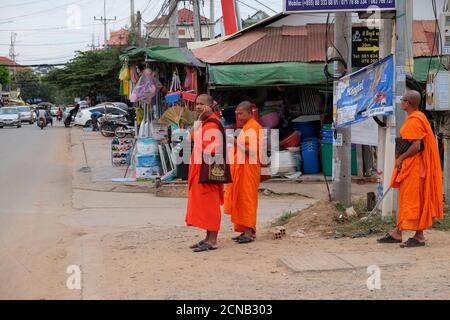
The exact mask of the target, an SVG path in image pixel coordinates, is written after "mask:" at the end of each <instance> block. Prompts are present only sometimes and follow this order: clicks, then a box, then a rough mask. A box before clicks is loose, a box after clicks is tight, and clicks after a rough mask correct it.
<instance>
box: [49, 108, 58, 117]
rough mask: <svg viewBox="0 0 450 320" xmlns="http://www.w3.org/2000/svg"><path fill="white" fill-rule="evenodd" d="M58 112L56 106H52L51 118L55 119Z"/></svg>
mask: <svg viewBox="0 0 450 320" xmlns="http://www.w3.org/2000/svg"><path fill="white" fill-rule="evenodd" d="M57 111H58V107H57V106H52V107H51V108H50V114H51V115H52V117H56V112H57Z"/></svg>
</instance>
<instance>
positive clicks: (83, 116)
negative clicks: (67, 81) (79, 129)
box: [75, 106, 128, 127]
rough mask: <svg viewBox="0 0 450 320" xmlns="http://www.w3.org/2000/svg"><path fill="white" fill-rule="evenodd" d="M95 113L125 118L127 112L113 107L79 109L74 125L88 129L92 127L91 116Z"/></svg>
mask: <svg viewBox="0 0 450 320" xmlns="http://www.w3.org/2000/svg"><path fill="white" fill-rule="evenodd" d="M95 111H98V112H100V113H101V114H103V115H105V114H108V115H110V116H111V117H126V116H127V114H128V113H127V112H126V111H124V110H122V109H121V108H118V107H115V106H100V107H99V106H95V107H90V108H86V109H82V110H81V109H80V110H79V111H78V113H77V116H76V117H75V125H78V126H83V127H89V126H91V125H92V120H91V114H92V113H93V112H95Z"/></svg>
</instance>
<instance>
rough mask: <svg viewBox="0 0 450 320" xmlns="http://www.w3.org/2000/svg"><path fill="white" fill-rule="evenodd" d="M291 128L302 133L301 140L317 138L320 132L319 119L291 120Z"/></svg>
mask: <svg viewBox="0 0 450 320" xmlns="http://www.w3.org/2000/svg"><path fill="white" fill-rule="evenodd" d="M292 128H293V129H294V130H296V131H300V132H301V133H302V136H301V139H302V141H304V140H307V139H309V138H317V137H318V136H319V133H320V121H307V122H292Z"/></svg>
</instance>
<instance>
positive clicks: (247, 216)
mask: <svg viewBox="0 0 450 320" xmlns="http://www.w3.org/2000/svg"><path fill="white" fill-rule="evenodd" d="M236 122H237V126H238V127H240V128H242V131H241V132H240V133H239V135H238V136H237V137H236V143H235V148H234V158H233V161H232V162H231V176H232V181H233V182H232V183H231V184H228V185H227V186H226V190H225V205H224V212H225V214H229V215H231V222H233V224H234V230H235V231H236V232H240V233H241V234H240V235H239V236H237V237H234V238H233V240H235V241H236V242H237V243H249V242H252V241H253V240H254V237H255V234H256V211H257V208H258V189H259V182H260V176H261V163H260V159H259V143H260V130H261V129H262V127H261V125H260V124H259V123H258V122H257V121H256V120H255V119H254V118H253V117H252V104H251V103H250V102H248V101H244V102H242V103H241V104H239V105H238V106H237V108H236Z"/></svg>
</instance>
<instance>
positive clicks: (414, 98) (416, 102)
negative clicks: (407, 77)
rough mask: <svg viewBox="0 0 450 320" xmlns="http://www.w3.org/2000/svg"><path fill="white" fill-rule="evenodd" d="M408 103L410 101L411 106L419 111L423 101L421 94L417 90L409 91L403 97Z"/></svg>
mask: <svg viewBox="0 0 450 320" xmlns="http://www.w3.org/2000/svg"><path fill="white" fill-rule="evenodd" d="M403 97H404V98H405V100H406V101H408V102H409V103H410V104H411V106H413V107H414V108H416V109H419V106H420V102H421V100H422V96H421V95H420V93H419V92H417V91H415V90H408V91H406V92H405V95H404V96H403Z"/></svg>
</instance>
